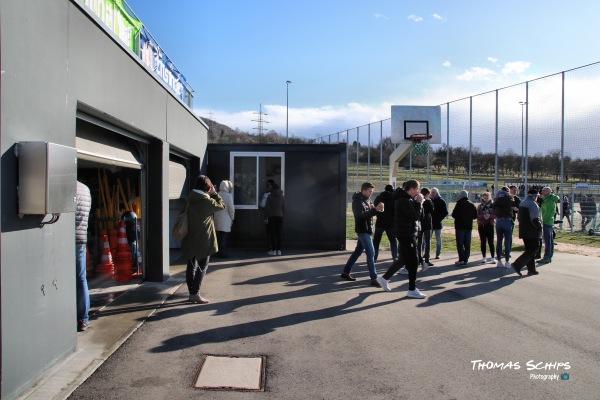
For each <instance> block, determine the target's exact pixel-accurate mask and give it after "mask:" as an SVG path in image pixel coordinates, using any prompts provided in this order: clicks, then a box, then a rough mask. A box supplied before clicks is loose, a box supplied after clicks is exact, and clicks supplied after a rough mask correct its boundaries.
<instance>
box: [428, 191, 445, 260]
mask: <svg viewBox="0 0 600 400" xmlns="http://www.w3.org/2000/svg"><path fill="white" fill-rule="evenodd" d="M429 198H430V199H431V201H432V202H433V214H431V227H432V229H433V233H434V234H435V259H436V260H438V259H439V258H440V255H441V254H442V228H443V227H444V218H446V217H447V216H448V204H447V203H446V200H444V199H443V198H442V196H441V195H440V191H439V189H438V188H436V187H432V188H431V194H430V195H429Z"/></svg>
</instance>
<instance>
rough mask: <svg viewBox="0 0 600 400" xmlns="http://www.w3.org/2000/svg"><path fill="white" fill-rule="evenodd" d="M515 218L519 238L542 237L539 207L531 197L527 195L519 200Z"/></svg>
mask: <svg viewBox="0 0 600 400" xmlns="http://www.w3.org/2000/svg"><path fill="white" fill-rule="evenodd" d="M517 218H518V219H519V238H521V239H540V238H541V237H542V222H541V221H540V207H539V206H538V205H537V203H536V202H535V200H533V199H532V198H531V197H527V198H526V199H525V200H523V201H522V202H521V204H520V205H519V213H518V215H517Z"/></svg>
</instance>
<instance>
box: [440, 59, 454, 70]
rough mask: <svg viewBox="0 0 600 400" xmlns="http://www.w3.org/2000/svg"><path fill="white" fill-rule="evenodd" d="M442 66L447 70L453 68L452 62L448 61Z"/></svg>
mask: <svg viewBox="0 0 600 400" xmlns="http://www.w3.org/2000/svg"><path fill="white" fill-rule="evenodd" d="M442 65H443V66H444V67H446V68H450V67H451V66H452V64H451V63H450V61H448V60H446V61H444V62H443V63H442Z"/></svg>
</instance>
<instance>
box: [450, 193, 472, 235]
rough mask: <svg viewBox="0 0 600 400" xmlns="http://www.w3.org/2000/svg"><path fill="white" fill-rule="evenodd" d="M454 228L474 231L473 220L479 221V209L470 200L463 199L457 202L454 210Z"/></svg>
mask: <svg viewBox="0 0 600 400" xmlns="http://www.w3.org/2000/svg"><path fill="white" fill-rule="evenodd" d="M452 218H454V228H455V229H457V230H463V231H464V230H472V229H473V220H475V219H477V207H475V204H473V203H471V202H470V201H469V199H468V198H466V197H463V198H462V199H459V200H458V201H457V202H456V205H455V206H454V210H452Z"/></svg>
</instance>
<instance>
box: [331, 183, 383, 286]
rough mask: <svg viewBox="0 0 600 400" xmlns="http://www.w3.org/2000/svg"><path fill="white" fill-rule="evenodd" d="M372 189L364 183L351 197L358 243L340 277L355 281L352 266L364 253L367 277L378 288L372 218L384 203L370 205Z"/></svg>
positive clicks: (372, 187) (381, 210)
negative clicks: (372, 237)
mask: <svg viewBox="0 0 600 400" xmlns="http://www.w3.org/2000/svg"><path fill="white" fill-rule="evenodd" d="M374 188H375V186H373V185H372V184H371V183H370V182H365V183H363V184H362V186H361V188H360V192H356V193H354V195H353V196H352V214H354V232H356V233H357V234H358V241H357V243H356V248H355V249H354V252H353V253H352V254H351V255H350V258H349V259H348V261H347V262H346V266H345V267H344V271H343V272H342V274H341V275H340V277H341V278H342V279H345V280H347V281H355V280H356V278H354V277H353V276H352V275H350V272H351V271H352V266H353V265H354V263H356V260H358V257H360V255H361V254H362V252H363V251H364V252H365V253H366V255H367V267H368V269H369V276H370V277H371V286H375V287H380V285H379V282H377V272H376V271H375V261H374V256H375V249H374V248H373V240H372V239H371V235H372V234H373V216H374V215H375V214H377V213H378V212H383V210H384V207H385V206H384V203H379V204H378V205H377V206H374V205H373V204H372V203H371V200H370V199H371V195H372V194H373V189H374Z"/></svg>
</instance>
